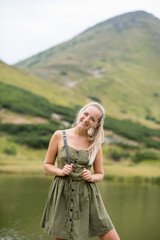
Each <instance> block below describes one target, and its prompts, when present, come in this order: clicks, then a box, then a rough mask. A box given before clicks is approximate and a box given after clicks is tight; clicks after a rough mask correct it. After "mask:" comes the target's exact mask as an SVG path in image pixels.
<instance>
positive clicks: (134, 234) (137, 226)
mask: <svg viewBox="0 0 160 240" xmlns="http://www.w3.org/2000/svg"><path fill="white" fill-rule="evenodd" d="M51 182H52V177H51V176H48V175H47V176H46V175H44V176H39V177H37V176H20V175H0V240H51V239H52V240H53V238H52V237H51V236H48V235H47V234H45V233H44V232H43V229H42V228H40V227H39V223H40V219H41V216H42V212H43V209H44V206H45V202H46V199H47V196H48V191H49V188H50V184H51ZM97 186H98V187H99V189H100V191H101V194H102V198H103V201H104V204H105V206H106V209H107V211H108V213H109V216H110V218H111V220H112V222H113V223H114V225H115V227H116V229H117V232H118V234H119V236H120V238H121V240H151V239H154V240H159V239H160V227H159V223H160V212H159V205H160V186H159V185H156V184H155V185H154V184H153V185H151V184H140V183H139V184H138V183H137V184H136V183H122V182H121V183H119V182H110V181H103V182H101V183H97ZM91 239H92V240H98V239H99V238H91Z"/></svg>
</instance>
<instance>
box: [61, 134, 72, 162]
mask: <svg viewBox="0 0 160 240" xmlns="http://www.w3.org/2000/svg"><path fill="white" fill-rule="evenodd" d="M63 140H64V146H65V150H66V154H67V161H68V164H69V165H71V162H70V158H69V152H68V146H67V137H66V132H65V131H64V130H63Z"/></svg>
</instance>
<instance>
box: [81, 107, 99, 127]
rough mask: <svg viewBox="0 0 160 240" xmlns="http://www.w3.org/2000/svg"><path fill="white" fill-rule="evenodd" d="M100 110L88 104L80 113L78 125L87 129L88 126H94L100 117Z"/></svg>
mask: <svg viewBox="0 0 160 240" xmlns="http://www.w3.org/2000/svg"><path fill="white" fill-rule="evenodd" d="M101 115H102V113H101V111H100V110H99V109H98V108H96V107H95V106H88V107H87V108H86V109H85V110H84V111H83V112H82V113H81V115H80V117H79V121H78V125H79V126H80V127H81V128H84V129H86V130H88V129H89V128H92V127H94V128H96V127H97V126H98V120H99V118H100V117H101Z"/></svg>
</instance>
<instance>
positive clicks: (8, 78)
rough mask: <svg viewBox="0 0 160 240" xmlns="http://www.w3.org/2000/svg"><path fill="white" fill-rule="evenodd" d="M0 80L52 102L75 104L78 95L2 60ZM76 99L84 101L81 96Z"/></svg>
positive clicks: (0, 62)
mask: <svg viewBox="0 0 160 240" xmlns="http://www.w3.org/2000/svg"><path fill="white" fill-rule="evenodd" d="M0 82H2V83H4V84H9V85H11V86H15V87H18V88H21V89H24V90H27V91H29V92H31V93H33V94H36V95H37V96H41V97H44V98H46V99H47V100H49V101H50V102H52V103H55V104H60V105H64V106H66V105H67V106H69V105H71V106H73V103H72V102H73V100H72V99H73V98H75V96H76V94H75V93H74V92H69V91H68V90H67V89H64V88H63V87H60V86H58V85H57V84H55V83H53V82H48V81H46V80H45V79H43V78H40V77H37V76H34V75H33V74H28V73H27V72H26V71H23V70H20V69H17V68H16V67H14V66H8V65H7V64H5V63H4V62H2V61H0ZM62 96H63V97H62ZM76 99H77V103H78V102H82V99H81V97H79V98H78V96H76ZM75 102H76V100H75Z"/></svg>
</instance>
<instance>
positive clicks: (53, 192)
mask: <svg viewBox="0 0 160 240" xmlns="http://www.w3.org/2000/svg"><path fill="white" fill-rule="evenodd" d="M63 134H64V135H65V132H63ZM63 137H64V136H63ZM64 143H65V140H64ZM67 149H68V153H69V157H68V158H69V161H70V162H69V164H70V163H73V168H72V172H71V173H70V174H69V175H66V176H64V177H60V176H55V178H54V180H53V182H52V184H51V187H50V191H49V195H48V199H47V202H46V205H45V208H44V212H43V215H42V218H41V223H40V226H41V227H42V228H44V231H45V232H46V233H48V234H49V235H51V236H52V237H54V238H62V239H67V240H87V239H88V238H91V237H94V236H99V235H101V234H104V233H106V232H108V231H110V230H111V229H113V228H114V225H113V223H112V221H111V219H110V217H109V215H108V213H107V211H106V209H105V206H104V204H103V201H102V198H101V195H100V192H99V189H98V187H97V186H96V184H95V183H93V182H88V181H85V180H84V179H83V178H82V171H83V169H84V168H87V167H88V150H76V149H75V148H72V147H70V146H68V145H67ZM57 163H58V167H59V168H61V169H62V168H63V167H64V165H65V164H67V163H68V162H67V151H66V147H65V144H64V146H63V147H62V148H61V149H60V150H59V151H58V154H57ZM90 167H91V166H89V168H90Z"/></svg>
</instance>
